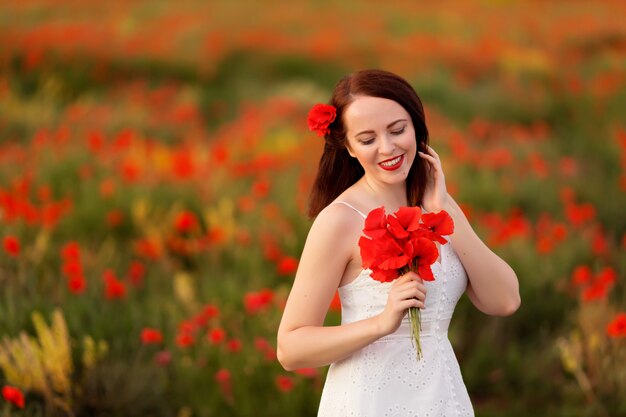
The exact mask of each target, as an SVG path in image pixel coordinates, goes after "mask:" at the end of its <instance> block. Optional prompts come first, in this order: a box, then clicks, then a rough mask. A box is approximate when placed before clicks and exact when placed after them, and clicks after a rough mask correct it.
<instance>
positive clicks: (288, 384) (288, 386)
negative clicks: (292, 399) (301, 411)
mask: <svg viewBox="0 0 626 417" xmlns="http://www.w3.org/2000/svg"><path fill="white" fill-rule="evenodd" d="M276 386H277V387H278V389H279V390H280V391H282V392H289V391H291V390H292V389H293V386H294V382H293V378H292V377H290V376H287V375H278V376H277V377H276Z"/></svg>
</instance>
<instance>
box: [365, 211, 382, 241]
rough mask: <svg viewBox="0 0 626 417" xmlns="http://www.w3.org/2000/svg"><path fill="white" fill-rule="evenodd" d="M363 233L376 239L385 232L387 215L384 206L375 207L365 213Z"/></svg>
mask: <svg viewBox="0 0 626 417" xmlns="http://www.w3.org/2000/svg"><path fill="white" fill-rule="evenodd" d="M363 233H365V236H369V237H371V238H372V239H377V238H379V237H382V236H384V235H386V234H387V215H386V214H385V208H384V207H378V208H375V209H374V210H372V211H370V212H369V213H368V214H367V217H366V218H365V228H364V229H363Z"/></svg>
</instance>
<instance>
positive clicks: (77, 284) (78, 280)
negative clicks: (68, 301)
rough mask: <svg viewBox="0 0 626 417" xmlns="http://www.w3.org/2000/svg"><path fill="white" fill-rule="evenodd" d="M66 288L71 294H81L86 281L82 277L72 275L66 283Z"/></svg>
mask: <svg viewBox="0 0 626 417" xmlns="http://www.w3.org/2000/svg"><path fill="white" fill-rule="evenodd" d="M67 287H68V289H69V290H70V291H71V292H72V293H73V294H81V293H83V292H85V288H86V287H87V280H86V279H85V277H84V276H82V275H73V276H72V277H71V278H70V279H69V280H68V281H67Z"/></svg>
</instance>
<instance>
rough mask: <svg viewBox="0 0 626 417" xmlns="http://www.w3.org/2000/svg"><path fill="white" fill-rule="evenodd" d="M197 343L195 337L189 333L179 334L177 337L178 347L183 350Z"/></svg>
mask: <svg viewBox="0 0 626 417" xmlns="http://www.w3.org/2000/svg"><path fill="white" fill-rule="evenodd" d="M194 342H195V340H194V338H193V335H192V334H190V333H187V332H179V333H178V335H176V345H177V346H179V347H181V348H186V347H189V346H191V345H193V344H194Z"/></svg>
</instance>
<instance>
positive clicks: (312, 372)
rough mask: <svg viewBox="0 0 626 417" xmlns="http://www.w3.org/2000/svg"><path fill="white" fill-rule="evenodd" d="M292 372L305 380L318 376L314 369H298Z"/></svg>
mask: <svg viewBox="0 0 626 417" xmlns="http://www.w3.org/2000/svg"><path fill="white" fill-rule="evenodd" d="M294 372H295V373H297V374H299V375H302V376H303V377H305V378H315V377H316V376H317V375H318V374H319V372H318V370H317V369H315V368H300V369H296V370H295V371H294Z"/></svg>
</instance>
